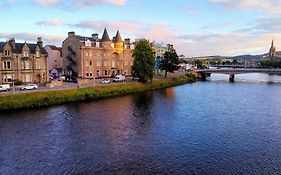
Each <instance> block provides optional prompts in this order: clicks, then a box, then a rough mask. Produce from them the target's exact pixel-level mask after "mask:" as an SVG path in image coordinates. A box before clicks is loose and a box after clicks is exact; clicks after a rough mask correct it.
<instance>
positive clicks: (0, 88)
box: [0, 84, 11, 91]
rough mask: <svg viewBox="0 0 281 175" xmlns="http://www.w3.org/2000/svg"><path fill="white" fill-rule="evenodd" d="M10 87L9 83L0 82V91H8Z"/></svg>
mask: <svg viewBox="0 0 281 175" xmlns="http://www.w3.org/2000/svg"><path fill="white" fill-rule="evenodd" d="M10 89H11V87H10V85H9V84H0V91H9V90H10Z"/></svg>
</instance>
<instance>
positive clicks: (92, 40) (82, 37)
mask: <svg viewBox="0 0 281 175" xmlns="http://www.w3.org/2000/svg"><path fill="white" fill-rule="evenodd" d="M76 37H77V38H78V39H79V40H80V41H82V42H84V41H87V40H90V41H91V42H94V41H96V40H95V39H94V38H93V37H86V36H80V35H76Z"/></svg>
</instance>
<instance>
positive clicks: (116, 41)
mask: <svg viewBox="0 0 281 175" xmlns="http://www.w3.org/2000/svg"><path fill="white" fill-rule="evenodd" d="M113 42H114V47H115V48H117V49H123V47H124V43H123V41H122V38H121V35H120V32H119V30H117V33H116V36H115V37H114V40H113ZM121 51H122V50H119V52H121Z"/></svg>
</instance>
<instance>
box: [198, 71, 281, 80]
mask: <svg viewBox="0 0 281 175" xmlns="http://www.w3.org/2000/svg"><path fill="white" fill-rule="evenodd" d="M251 73H264V74H271V75H281V69H262V68H260V69H257V68H255V69H241V68H238V69H236V68H234V69H233V68H229V69H202V70H196V74H197V77H198V78H200V79H201V80H203V81H204V80H206V78H207V77H209V76H210V75H211V74H226V75H229V81H230V82H234V78H235V75H236V74H251Z"/></svg>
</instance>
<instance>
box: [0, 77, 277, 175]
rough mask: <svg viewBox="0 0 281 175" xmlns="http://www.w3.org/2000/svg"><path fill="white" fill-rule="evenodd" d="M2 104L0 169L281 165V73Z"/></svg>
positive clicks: (225, 169)
mask: <svg viewBox="0 0 281 175" xmlns="http://www.w3.org/2000/svg"><path fill="white" fill-rule="evenodd" d="M211 79H212V80H211V81H207V82H197V83H194V84H187V85H183V86H178V87H174V88H169V89H164V90H158V91H154V92H147V93H140V94H135V95H128V96H124V97H117V98H112V99H105V100H99V101H96V102H90V103H74V104H68V105H62V106H56V107H50V108H43V109H36V110H25V111H18V112H10V113H1V114H0V116H1V117H0V174H1V175H2V174H3V175H9V174H16V175H21V174H23V175H29V174H48V175H49V174H51V175H52V174H214V175H220V174H254V175H259V174H264V175H266V174H281V107H280V105H281V78H280V77H279V76H268V75H264V74H252V75H240V76H236V80H237V81H236V82H235V83H229V82H228V77H227V76H222V75H214V76H212V78H211Z"/></svg>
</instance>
